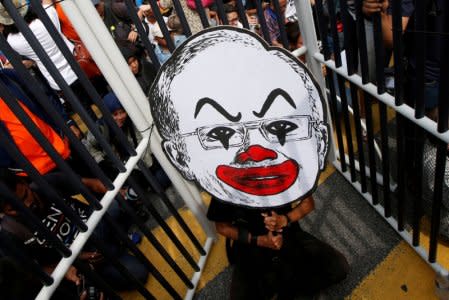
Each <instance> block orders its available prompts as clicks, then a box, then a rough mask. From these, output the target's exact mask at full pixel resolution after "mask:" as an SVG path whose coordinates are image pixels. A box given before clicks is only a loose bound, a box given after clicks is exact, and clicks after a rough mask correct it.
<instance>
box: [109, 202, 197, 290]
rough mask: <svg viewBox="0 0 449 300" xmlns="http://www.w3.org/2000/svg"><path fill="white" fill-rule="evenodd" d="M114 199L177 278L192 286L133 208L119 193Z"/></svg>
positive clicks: (189, 286)
mask: <svg viewBox="0 0 449 300" xmlns="http://www.w3.org/2000/svg"><path fill="white" fill-rule="evenodd" d="M116 199H118V201H119V204H120V206H121V207H122V208H123V209H124V210H125V212H126V213H127V214H128V215H129V216H130V217H131V218H132V219H133V220H134V221H135V222H136V224H137V226H138V227H139V229H140V230H141V231H142V233H143V234H144V235H145V236H146V238H147V239H148V241H149V242H150V243H151V244H152V245H153V246H154V248H156V250H157V251H159V253H160V254H161V256H162V257H163V258H164V259H165V261H166V262H167V263H168V264H169V265H170V267H171V268H172V269H173V271H175V273H176V274H177V275H178V276H179V278H180V279H181V280H182V282H184V284H185V285H186V286H187V287H188V288H192V287H193V284H192V282H191V281H190V279H189V278H188V277H187V275H186V274H185V273H184V271H183V270H182V269H181V268H180V267H179V266H178V264H177V263H176V262H175V261H174V260H173V258H172V257H171V256H170V254H169V253H168V252H167V250H165V248H164V247H163V246H162V245H161V243H160V242H159V241H158V240H157V239H156V237H155V236H154V235H153V233H152V232H151V231H150V230H148V227H147V226H146V225H145V223H144V222H142V221H141V220H140V218H139V217H138V216H137V215H136V213H135V212H134V210H133V209H132V208H131V207H130V206H129V204H128V203H127V202H126V200H125V199H123V197H122V196H121V195H119V194H118V195H117V196H116Z"/></svg>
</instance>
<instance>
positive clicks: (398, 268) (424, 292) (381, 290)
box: [347, 217, 449, 300]
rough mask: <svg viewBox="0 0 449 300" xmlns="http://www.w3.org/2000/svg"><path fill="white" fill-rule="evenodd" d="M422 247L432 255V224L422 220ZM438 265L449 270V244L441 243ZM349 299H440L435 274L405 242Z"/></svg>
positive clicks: (438, 252) (399, 245)
mask: <svg viewBox="0 0 449 300" xmlns="http://www.w3.org/2000/svg"><path fill="white" fill-rule="evenodd" d="M420 229H421V233H420V245H421V246H422V247H423V248H424V249H426V250H427V251H428V249H429V242H430V237H429V232H430V222H429V219H428V218H427V217H423V218H422V220H421V228H420ZM437 262H438V263H439V264H441V265H442V266H443V267H444V268H446V269H449V244H448V243H439V245H438V251H437ZM347 299H370V300H371V299H382V300H383V299H397V300H401V299H404V300H405V299H417V300H420V299H423V300H431V299H438V298H437V297H436V295H435V272H434V271H433V269H432V268H431V267H430V266H429V265H428V264H427V263H426V262H425V261H424V260H423V259H422V258H421V257H420V256H419V255H418V254H416V252H415V251H414V250H413V249H412V248H411V247H410V246H409V245H408V244H407V243H406V242H404V241H401V242H400V243H399V244H398V246H396V247H395V248H394V249H393V250H392V251H391V252H390V254H389V255H388V256H387V257H386V258H385V259H384V260H383V261H382V262H381V263H380V264H379V265H378V266H377V267H376V269H375V270H374V271H373V272H372V273H371V274H369V275H368V276H367V277H366V278H365V279H364V280H363V281H362V282H361V283H360V285H359V286H358V287H357V288H356V289H355V290H354V291H353V293H352V294H351V295H350V296H349V297H348V298H347Z"/></svg>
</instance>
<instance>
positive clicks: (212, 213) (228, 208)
mask: <svg viewBox="0 0 449 300" xmlns="http://www.w3.org/2000/svg"><path fill="white" fill-rule="evenodd" d="M234 210H235V207H234V206H232V205H230V204H227V203H225V202H223V201H221V200H218V199H216V198H214V197H212V200H211V201H210V205H209V209H208V210H207V218H208V219H209V220H211V221H214V222H232V221H234Z"/></svg>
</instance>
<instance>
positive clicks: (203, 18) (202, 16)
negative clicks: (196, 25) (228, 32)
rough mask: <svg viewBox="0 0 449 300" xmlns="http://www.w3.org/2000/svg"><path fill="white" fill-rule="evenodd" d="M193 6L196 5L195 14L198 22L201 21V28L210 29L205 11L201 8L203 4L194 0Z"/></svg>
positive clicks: (199, 0) (198, 0)
mask: <svg viewBox="0 0 449 300" xmlns="http://www.w3.org/2000/svg"><path fill="white" fill-rule="evenodd" d="M195 5H196V12H197V13H198V15H199V16H200V20H201V24H202V25H203V28H209V27H210V24H209V20H208V19H209V18H208V16H207V15H206V11H205V9H204V7H203V3H201V0H195Z"/></svg>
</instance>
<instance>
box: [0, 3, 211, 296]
mask: <svg viewBox="0 0 449 300" xmlns="http://www.w3.org/2000/svg"><path fill="white" fill-rule="evenodd" d="M29 2H30V3H31V5H32V6H33V8H34V9H35V13H36V14H37V17H38V18H39V20H40V21H41V22H42V23H43V25H44V26H45V28H46V30H47V31H48V33H49V34H50V35H51V37H52V38H53V40H54V42H55V44H56V45H57V47H58V48H59V50H60V51H61V52H62V54H63V55H64V57H65V59H66V60H67V61H68V63H69V64H70V67H71V68H72V70H73V71H74V72H75V74H76V76H77V78H78V83H79V85H78V86H77V88H82V89H84V93H85V94H84V95H86V96H87V97H89V98H90V99H92V104H95V106H96V107H97V108H98V110H97V112H94V111H92V110H91V109H90V108H89V107H88V106H87V107H86V106H83V105H81V103H82V99H80V98H79V94H77V93H76V92H75V89H73V87H74V86H73V83H70V84H69V83H68V82H67V81H66V79H65V78H63V77H62V75H61V74H60V72H59V71H58V69H57V67H56V66H55V65H54V64H53V62H52V61H51V59H50V57H49V55H48V53H46V49H44V48H43V45H42V44H41V43H40V42H39V41H38V39H37V38H36V36H35V35H34V33H33V32H32V30H31V29H30V28H29V26H28V24H27V23H26V21H25V20H24V18H23V15H20V9H21V7H19V8H18V9H17V8H16V7H15V5H14V3H13V2H12V1H10V0H5V1H2V4H3V5H4V7H5V8H6V10H7V11H8V12H9V14H10V16H11V17H12V18H13V20H14V23H15V24H16V26H17V28H18V29H19V30H20V32H21V33H22V34H23V36H24V37H25V39H26V40H27V42H28V43H29V44H30V45H31V47H32V49H33V51H34V52H35V53H36V54H37V56H38V57H39V59H40V61H41V62H42V64H43V65H44V66H45V68H46V69H47V70H48V72H49V73H50V74H51V76H52V77H53V78H54V80H55V82H56V83H57V85H58V86H59V87H60V89H61V93H63V94H64V96H65V99H66V101H67V102H68V103H69V104H70V106H71V107H72V109H73V112H74V113H75V114H76V115H78V117H79V120H81V123H82V124H83V125H85V126H86V128H87V129H88V131H89V132H90V133H91V134H92V135H93V136H94V137H95V139H96V141H97V142H98V143H99V144H100V147H101V149H102V150H103V151H104V152H105V153H106V156H107V157H108V159H110V161H111V162H112V164H113V166H114V168H115V169H116V170H118V172H117V173H118V175H117V176H112V178H110V176H108V175H110V174H106V173H105V172H104V171H103V170H101V169H100V167H99V165H98V164H97V163H96V161H95V160H94V159H93V157H92V156H91V155H90V154H89V153H88V152H87V150H86V149H85V147H84V146H83V144H82V143H81V142H80V140H79V139H78V138H77V136H75V134H74V133H73V132H72V131H71V129H70V128H69V126H68V124H66V120H65V119H64V118H63V116H61V115H60V114H59V112H57V111H56V110H55V106H57V105H53V103H51V102H50V101H49V97H48V94H47V91H46V90H45V89H43V87H42V85H40V84H39V83H38V82H37V81H36V78H35V77H34V76H32V75H31V74H30V72H29V71H28V70H26V69H25V67H24V65H23V64H22V58H21V57H19V56H18V55H17V54H16V53H15V52H14V51H13V49H12V48H11V47H10V45H9V43H8V42H7V41H6V39H5V38H4V37H3V35H1V36H0V49H1V50H2V52H3V53H4V55H5V56H6V57H7V58H8V60H9V63H11V65H12V66H13V68H14V72H15V74H16V75H17V76H18V77H20V78H21V81H17V82H14V83H13V85H14V88H13V89H11V86H7V85H5V81H2V82H1V83H0V86H1V87H0V97H1V99H2V100H3V101H4V103H5V104H6V107H8V108H9V109H10V110H11V111H12V114H13V115H15V116H16V117H17V118H18V122H20V123H21V124H23V126H24V128H26V129H27V131H28V132H29V133H30V134H31V136H33V138H34V139H35V140H36V143H37V144H38V145H40V146H41V147H42V148H43V149H44V151H45V152H46V153H47V154H48V156H49V157H50V158H51V160H52V161H53V162H54V163H55V168H54V169H57V170H58V171H60V172H61V173H62V174H64V175H63V178H62V180H60V181H59V183H63V182H67V183H68V185H69V186H71V187H77V188H79V194H78V196H81V198H84V200H85V201H87V205H86V206H85V210H86V213H82V214H81V213H80V210H79V209H78V206H77V205H75V206H74V204H73V202H69V201H68V200H67V199H66V198H63V197H62V196H61V194H60V192H59V191H57V188H58V186H56V185H57V184H56V185H55V182H54V181H52V180H51V178H49V176H48V174H45V175H42V174H40V172H39V170H37V169H36V167H35V166H34V165H33V164H32V163H30V161H29V160H28V159H27V157H26V156H25V155H24V154H23V150H24V149H19V145H18V144H17V143H16V142H17V141H16V140H13V139H12V138H11V135H10V134H9V132H8V130H6V128H5V127H4V126H2V128H1V130H0V136H1V140H2V148H3V149H4V151H5V152H6V153H7V155H8V156H9V157H10V158H11V159H12V160H13V161H14V162H15V164H16V165H17V166H18V167H19V168H20V169H22V170H23V171H24V172H25V173H26V174H27V175H28V178H29V180H28V181H31V182H32V184H33V185H34V186H35V187H39V191H40V192H39V193H40V194H39V197H46V201H48V202H51V203H53V205H54V207H52V209H53V210H54V212H58V215H64V216H65V219H64V220H65V221H64V222H65V223H64V225H67V226H70V225H71V226H73V227H72V229H71V230H74V231H76V232H79V233H77V234H76V238H75V239H74V240H73V242H71V243H70V244H65V243H64V242H63V241H61V239H59V238H60V236H58V234H57V233H56V234H55V233H54V232H51V229H52V228H54V227H51V226H44V225H43V224H42V222H43V220H41V219H40V217H39V216H36V214H35V213H33V212H32V210H30V209H29V207H28V205H25V202H24V201H25V200H24V199H25V198H24V199H21V198H19V197H18V195H17V192H16V193H14V186H12V190H11V186H7V184H6V183H7V182H6V181H3V180H2V182H0V189H1V194H2V197H3V198H4V200H5V202H6V203H7V204H8V205H11V206H12V207H13V208H14V210H16V211H18V213H19V214H20V215H21V216H23V218H24V220H25V221H24V222H25V223H24V224H23V225H25V226H27V228H28V230H29V231H30V232H32V233H34V235H35V239H40V240H43V241H44V242H43V244H44V245H45V246H46V247H51V248H52V249H54V250H56V251H55V256H58V255H59V257H61V259H60V260H59V262H58V263H57V265H56V266H55V268H54V270H52V272H51V276H50V275H48V274H47V273H46V272H44V270H43V269H42V267H41V266H39V265H38V264H37V263H36V261H34V258H33V257H32V256H31V257H30V256H29V255H28V253H26V252H24V250H23V249H21V247H20V245H18V244H17V243H15V242H14V240H13V239H11V236H10V235H8V234H7V233H6V232H7V231H8V230H7V228H6V227H5V226H3V230H2V232H1V234H0V238H1V244H2V259H6V260H7V258H8V257H10V256H12V257H14V259H15V262H19V263H20V264H21V265H22V266H21V267H22V268H23V269H24V270H27V272H31V274H33V276H35V277H36V278H38V279H39V280H40V281H41V282H42V284H43V287H42V289H41V290H40V292H39V293H38V295H37V299H49V298H50V297H51V295H52V294H53V293H54V292H55V290H56V288H57V287H58V285H59V284H60V282H61V280H62V279H63V278H64V276H65V274H66V272H67V271H68V270H69V268H70V267H71V266H72V265H73V266H75V267H76V268H77V269H78V271H80V272H82V273H83V274H84V276H85V278H86V281H87V280H88V281H90V282H91V283H92V284H93V285H95V286H96V287H98V288H100V289H101V290H102V291H103V292H104V293H105V294H106V295H107V296H108V297H110V298H111V299H117V298H120V297H119V296H118V295H117V294H116V292H115V291H114V289H115V287H114V286H110V285H109V284H108V283H107V282H105V281H104V280H103V279H102V278H101V276H99V275H98V274H97V273H96V271H93V270H92V269H91V267H90V266H89V264H88V263H86V261H83V260H81V259H80V258H79V257H78V255H79V254H80V253H81V251H82V250H83V247H85V245H86V242H87V241H88V240H89V242H90V243H92V244H93V245H95V249H98V251H99V252H101V253H102V255H103V257H104V259H105V260H106V261H107V263H108V264H110V265H111V266H113V267H114V268H115V269H116V271H117V272H119V273H120V274H121V276H123V278H126V279H127V280H128V282H129V284H130V286H131V287H133V288H134V289H136V290H137V291H138V292H139V293H140V294H142V295H143V296H144V297H145V298H147V299H155V297H154V295H153V294H152V292H151V291H149V290H148V289H147V288H146V287H145V286H144V284H145V283H144V282H141V281H139V280H138V279H137V278H136V277H135V274H133V272H132V271H131V270H128V269H127V268H126V267H125V266H124V265H123V264H122V263H121V262H120V259H119V258H118V257H116V256H115V254H114V252H112V251H111V250H110V249H109V246H108V244H106V243H105V240H104V237H103V236H100V235H99V234H98V232H96V229H97V228H98V227H99V224H100V223H102V224H103V225H102V226H104V227H108V230H109V231H111V234H112V235H113V238H115V239H117V240H118V242H119V243H120V246H121V247H124V248H125V249H126V251H127V252H129V253H132V256H133V257H134V258H135V259H136V260H138V261H139V263H140V264H141V265H142V266H144V267H145V268H146V271H147V272H148V273H149V274H150V276H151V277H153V278H154V279H155V280H156V281H158V282H159V284H160V286H162V288H163V290H165V295H167V296H165V297H167V298H168V297H170V298H174V299H182V298H187V299H190V298H192V297H193V294H194V291H195V288H196V286H197V284H198V281H199V279H200V275H201V272H202V270H203V268H204V265H205V262H206V258H207V255H208V253H209V250H210V248H211V246H212V243H213V240H214V239H215V230H214V228H213V227H212V226H211V223H210V222H209V221H208V220H207V219H206V217H205V211H206V207H205V204H204V202H203V200H202V198H201V196H200V193H199V191H198V189H197V188H196V187H195V186H194V185H193V184H190V183H186V182H185V181H184V180H183V179H182V178H181V177H180V175H178V173H177V172H176V171H174V168H173V167H172V166H171V164H170V163H169V162H168V161H167V160H166V158H165V156H164V154H163V152H162V150H161V148H160V137H159V136H158V134H157V132H156V130H153V126H152V120H151V114H150V109H149V105H148V100H147V98H146V96H145V95H144V93H143V91H142V89H141V88H140V86H139V84H138V83H137V81H136V79H135V78H134V75H133V74H132V73H131V72H130V70H129V67H128V65H127V64H126V63H125V61H124V60H123V58H122V54H121V53H120V51H119V49H118V48H117V46H116V44H115V42H114V40H113V39H112V37H111V35H110V34H109V32H108V30H107V29H106V27H105V26H104V24H103V20H102V19H101V18H100V16H99V15H98V13H97V11H96V10H95V8H94V6H93V5H92V3H91V1H90V0H87V1H84V0H81V1H63V2H62V3H61V5H62V7H63V9H64V11H65V13H66V14H67V15H68V17H69V19H70V20H71V22H72V23H73V25H74V27H75V28H76V30H77V32H78V33H79V35H80V37H81V39H82V40H83V42H84V44H85V45H86V47H87V48H88V49H89V51H90V53H91V55H92V56H93V58H94V60H95V62H96V64H97V66H98V67H99V69H100V70H101V72H102V74H103V75H104V77H105V79H106V80H107V82H108V83H109V85H110V87H111V88H112V90H113V91H114V92H115V94H116V95H117V97H118V98H119V99H120V102H121V103H122V105H123V107H124V108H125V110H126V111H127V112H128V115H129V117H130V118H131V120H132V123H133V124H134V126H135V128H136V129H137V131H138V132H139V133H140V134H141V136H142V138H141V140H140V141H139V142H138V144H137V145H132V144H131V143H130V142H129V140H128V139H127V137H126V136H125V135H124V134H123V132H122V131H121V130H120V129H119V127H118V126H117V125H116V124H115V122H114V120H113V119H112V116H111V113H110V112H109V111H108V109H107V108H106V106H105V105H104V103H103V101H102V99H101V97H100V95H99V94H98V93H97V91H96V89H95V87H94V86H93V85H92V83H91V82H90V81H89V80H88V78H87V77H86V75H85V73H84V72H83V71H82V70H81V68H80V66H79V65H78V63H77V62H76V61H75V60H74V57H73V54H72V52H71V51H70V50H69V48H68V47H67V44H65V42H64V40H63V38H62V36H61V35H60V32H58V31H59V30H60V29H59V28H57V27H55V25H54V24H53V22H52V20H51V19H50V18H49V16H48V15H47V13H46V11H45V9H44V8H43V6H42V5H41V1H40V0H31V1H29ZM25 3H26V4H25V5H28V2H25ZM128 4H130V2H129V3H128ZM8 82H9V81H8ZM22 96H23V98H28V97H31V98H32V99H33V101H36V102H37V103H36V104H37V105H38V106H40V107H41V109H43V110H44V111H45V112H46V116H48V117H49V119H48V120H46V121H48V123H51V124H54V125H55V127H53V129H54V130H56V129H55V128H58V130H60V132H59V133H60V134H61V136H63V137H64V138H66V139H67V140H68V141H69V142H70V145H71V148H72V154H76V155H78V156H79V157H80V162H82V163H84V164H85V165H86V166H87V169H89V170H90V171H91V176H94V177H95V178H97V179H99V180H100V181H101V183H102V184H103V185H104V187H105V189H106V192H105V193H94V192H92V190H90V189H88V188H86V186H85V185H84V184H83V182H84V181H83V180H84V179H85V177H83V176H82V175H80V174H78V173H75V171H74V169H73V165H70V164H69V163H68V162H67V160H66V157H64V158H63V157H61V155H60V153H58V151H57V150H56V149H55V148H54V145H52V143H51V141H49V140H48V136H46V135H45V134H44V133H43V131H42V127H39V126H38V125H37V124H36V123H35V120H32V119H31V118H30V112H29V111H30V110H28V107H27V109H25V106H26V105H23V100H24V99H23V98H22ZM21 98H22V99H21ZM19 99H20V100H21V101H19ZM31 112H32V113H34V111H33V110H32V109H31ZM98 116H101V119H102V120H103V122H104V126H107V127H108V128H109V130H110V133H111V135H113V136H114V138H115V139H116V140H117V143H118V144H119V145H120V146H121V147H123V150H124V151H125V152H126V156H127V159H126V160H125V161H123V160H122V159H120V158H119V157H118V156H117V153H116V152H114V150H113V149H112V146H111V144H110V141H108V140H106V139H105V137H104V136H103V133H102V132H100V128H99V125H98V123H97V122H96V118H97V117H98ZM148 147H150V148H151V151H152V153H153V154H154V156H155V157H156V158H157V160H158V161H159V163H160V164H161V165H162V167H163V169H164V170H165V171H166V172H167V173H168V176H169V178H170V180H171V182H172V183H173V185H174V186H175V187H176V189H177V191H178V192H179V194H180V195H182V198H183V200H184V201H185V203H186V204H187V207H188V208H189V209H190V211H191V212H192V213H193V214H194V216H195V217H196V220H197V221H198V223H199V224H200V226H201V228H202V230H203V231H204V234H205V236H206V238H205V239H204V240H203V241H202V242H200V241H199V239H198V237H197V236H195V234H194V233H193V232H192V230H191V224H187V223H186V221H185V220H184V219H183V217H182V216H181V215H180V213H179V212H178V208H179V207H176V206H175V204H174V203H172V201H173V199H169V198H168V197H167V195H166V194H165V193H164V190H163V189H162V188H161V186H160V184H159V183H158V181H157V180H156V177H155V176H154V174H152V172H151V171H150V170H149V168H148V166H146V165H145V162H144V161H143V160H142V158H143V156H144V155H145V152H146V149H147V148H148ZM136 168H138V169H139V170H140V171H141V173H142V174H141V175H142V178H141V180H140V181H139V182H137V181H136V180H135V179H133V178H132V177H130V174H131V173H132V172H134V170H135V169H136ZM51 173H52V174H53V175H54V172H51ZM2 179H3V177H2ZM14 184H15V183H14ZM124 185H126V186H127V188H128V190H127V191H128V192H129V189H130V188H131V189H132V190H133V191H134V193H135V194H137V197H139V199H140V200H141V201H143V205H144V206H145V209H146V211H147V212H149V214H150V216H151V218H152V219H153V220H155V221H156V224H157V225H159V226H160V227H161V228H162V230H163V232H164V233H165V234H166V236H167V237H168V239H169V240H170V241H171V242H172V243H173V245H174V248H175V249H176V250H177V251H178V252H176V251H175V252H173V251H171V252H173V253H169V252H168V251H167V248H166V247H167V245H163V244H161V242H160V241H159V240H158V239H157V238H156V237H155V236H154V233H153V232H152V230H151V227H149V225H148V224H147V223H146V219H143V218H142V217H141V216H138V215H137V212H136V210H135V209H134V208H133V207H131V202H129V201H128V200H129V193H127V192H125V191H123V187H124ZM148 187H151V189H152V191H153V192H156V193H157V194H158V195H159V196H158V197H157V199H156V198H154V197H153V198H151V197H149V196H148ZM121 190H122V191H121ZM33 193H34V192H33ZM33 195H34V194H33ZM64 197H65V196H64ZM33 201H35V200H33ZM156 201H157V202H160V204H159V203H155V202H156ZM117 203H118V205H119V206H120V208H121V210H123V211H124V213H125V215H126V218H128V219H129V220H131V221H130V222H132V223H133V224H134V226H136V227H137V228H138V229H139V230H140V232H141V233H142V234H143V236H145V237H146V239H147V240H148V241H149V243H150V244H151V245H152V246H153V247H154V248H155V249H156V250H157V252H158V253H159V255H161V256H162V258H163V260H164V261H165V262H166V263H167V264H168V266H169V268H170V269H171V270H172V272H173V273H174V274H176V276H177V277H178V278H179V280H180V281H181V282H182V283H183V285H184V287H185V290H186V291H187V292H186V293H185V294H184V295H183V294H182V291H181V294H180V291H178V290H176V289H175V288H174V287H173V285H172V283H171V282H168V281H167V278H164V275H163V274H162V273H161V272H160V271H159V270H158V269H157V268H156V267H155V265H154V264H153V262H152V259H151V258H149V257H147V256H146V255H145V254H144V253H142V251H141V250H140V249H139V248H138V247H137V246H136V245H135V244H134V243H133V242H132V241H131V239H130V238H129V237H128V235H127V232H126V231H125V230H124V229H123V228H121V227H120V226H119V225H118V223H117V222H116V221H115V217H114V216H113V215H112V211H111V207H113V206H115V205H116V204H117ZM2 207H3V205H2ZM160 207H163V210H164V211H167V212H168V215H170V216H173V218H174V219H175V220H176V223H177V224H178V225H177V226H179V228H181V230H179V231H178V232H177V233H176V234H175V231H174V229H173V228H171V227H170V226H169V225H168V224H167V222H166V220H165V218H166V217H167V213H165V216H163V215H162V213H161V211H160ZM87 211H88V213H87ZM45 225H48V224H45ZM55 226H60V224H58V225H56V224H55ZM49 227H51V228H49ZM61 230H62V229H61ZM183 236H184V237H183ZM181 238H182V239H183V240H185V241H186V242H184V243H187V244H183V243H182V242H181V240H180V239H181ZM188 249H190V250H188ZM96 251H97V250H96ZM177 253H179V254H177ZM180 258H181V260H184V261H185V262H187V266H188V267H187V269H188V270H186V269H185V268H184V269H183V268H181V267H180V262H179V259H180ZM2 296H6V295H2ZM12 297H14V296H12Z"/></svg>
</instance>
